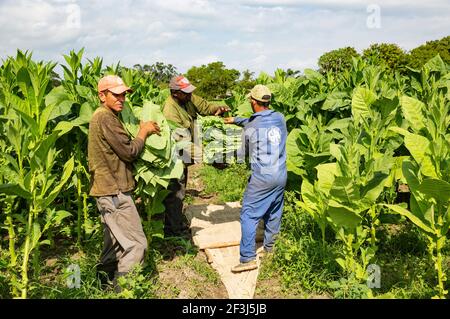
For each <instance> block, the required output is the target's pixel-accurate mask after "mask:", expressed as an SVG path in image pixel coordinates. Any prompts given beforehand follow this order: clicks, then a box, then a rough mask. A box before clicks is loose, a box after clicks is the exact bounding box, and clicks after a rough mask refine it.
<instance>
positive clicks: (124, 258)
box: [97, 193, 147, 273]
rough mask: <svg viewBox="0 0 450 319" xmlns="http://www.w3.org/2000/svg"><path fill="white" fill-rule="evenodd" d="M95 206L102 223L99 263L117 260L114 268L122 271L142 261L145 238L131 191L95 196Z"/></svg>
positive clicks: (105, 263) (145, 245) (145, 246)
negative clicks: (101, 246) (101, 245)
mask: <svg viewBox="0 0 450 319" xmlns="http://www.w3.org/2000/svg"><path fill="white" fill-rule="evenodd" d="M97 207H98V209H99V211H100V213H101V221H102V225H103V251H102V254H101V256H100V263H101V265H103V266H104V267H105V268H108V267H109V266H111V265H115V264H117V271H118V272H119V273H126V272H129V271H130V270H131V269H132V268H133V267H134V266H135V265H138V264H142V263H143V262H144V257H145V252H146V250H147V238H146V237H145V234H144V230H143V229H142V223H141V218H140V216H139V213H138V211H137V209H136V206H135V204H134V201H133V198H132V197H131V193H125V194H124V193H119V194H118V195H114V196H102V197H97ZM112 267H113V266H112Z"/></svg>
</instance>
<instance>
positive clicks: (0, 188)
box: [0, 184, 32, 199]
mask: <svg viewBox="0 0 450 319" xmlns="http://www.w3.org/2000/svg"><path fill="white" fill-rule="evenodd" d="M0 194H6V195H14V196H19V197H22V198H24V199H31V198H32V195H31V193H30V192H29V191H27V190H25V189H24V188H22V187H21V186H20V185H17V184H1V185H0Z"/></svg>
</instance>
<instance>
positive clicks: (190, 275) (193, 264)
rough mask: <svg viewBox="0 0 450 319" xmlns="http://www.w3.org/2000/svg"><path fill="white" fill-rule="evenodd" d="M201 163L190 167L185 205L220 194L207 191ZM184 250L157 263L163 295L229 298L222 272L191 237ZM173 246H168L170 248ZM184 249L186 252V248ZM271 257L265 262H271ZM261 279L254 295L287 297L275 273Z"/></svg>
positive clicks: (207, 201) (213, 199) (212, 199)
mask: <svg viewBox="0 0 450 319" xmlns="http://www.w3.org/2000/svg"><path fill="white" fill-rule="evenodd" d="M200 169H201V166H200V165H192V166H190V167H189V176H188V185H187V190H186V199H185V202H186V204H185V205H186V206H187V205H200V204H218V202H219V201H218V194H204V193H203V190H204V185H203V182H202V180H201V178H200ZM181 243H182V245H181V246H184V248H183V247H181V249H180V250H179V251H178V252H177V253H175V254H173V255H172V256H171V257H170V258H167V259H165V260H162V261H161V262H160V263H159V265H158V272H159V278H160V283H161V286H160V288H159V289H158V290H159V294H160V296H161V298H180V299H183V298H193V299H204V298H213V299H227V298H228V293H227V290H226V288H225V286H224V284H223V283H222V281H221V279H220V276H219V274H218V273H217V271H216V270H214V269H213V268H212V267H211V265H210V264H209V263H208V261H207V257H206V255H205V253H204V251H202V250H198V249H196V248H195V247H194V246H193V244H192V238H185V239H184V240H181ZM171 248H173V247H168V249H171ZM183 250H184V251H183ZM269 262H270V260H267V261H265V262H264V263H269ZM264 263H263V265H262V270H263V274H262V275H260V277H261V278H258V283H257V286H256V291H255V295H254V297H255V298H287V296H286V294H285V293H284V292H283V291H282V289H281V283H280V280H279V279H278V278H276V276H275V277H274V276H270V277H269V278H265V277H266V276H265V275H264V267H265V265H264Z"/></svg>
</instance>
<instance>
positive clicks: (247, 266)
mask: <svg viewBox="0 0 450 319" xmlns="http://www.w3.org/2000/svg"><path fill="white" fill-rule="evenodd" d="M256 268H258V264H257V263H256V260H255V259H253V260H250V261H248V262H244V263H240V264H238V265H236V266H233V267H231V271H232V272H234V273H238V272H242V271H249V270H253V269H256Z"/></svg>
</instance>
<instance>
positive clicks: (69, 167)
mask: <svg viewBox="0 0 450 319" xmlns="http://www.w3.org/2000/svg"><path fill="white" fill-rule="evenodd" d="M74 164H75V162H74V158H73V157H71V158H70V159H69V160H68V161H67V162H66V164H64V168H63V172H62V176H61V179H60V180H59V184H58V185H57V186H56V187H55V188H54V189H53V190H52V191H51V192H50V194H48V196H46V198H45V199H44V207H42V208H47V207H49V206H50V204H51V203H52V202H53V201H54V200H55V198H56V196H58V194H59V192H60V191H61V189H62V188H63V187H64V184H65V183H66V182H67V181H68V180H69V178H70V176H71V175H72V171H73V168H74Z"/></svg>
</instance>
